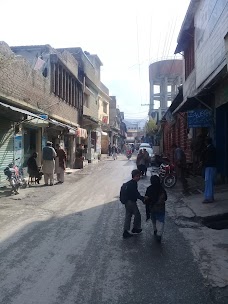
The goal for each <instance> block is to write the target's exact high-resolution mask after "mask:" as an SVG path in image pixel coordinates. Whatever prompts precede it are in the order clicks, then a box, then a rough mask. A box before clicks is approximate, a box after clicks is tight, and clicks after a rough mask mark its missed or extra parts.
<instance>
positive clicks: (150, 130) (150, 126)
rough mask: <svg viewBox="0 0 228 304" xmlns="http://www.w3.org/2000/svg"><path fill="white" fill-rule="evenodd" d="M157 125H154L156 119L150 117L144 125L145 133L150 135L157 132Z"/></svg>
mask: <svg viewBox="0 0 228 304" xmlns="http://www.w3.org/2000/svg"><path fill="white" fill-rule="evenodd" d="M157 130H158V127H157V125H156V121H155V120H154V119H152V118H150V119H149V121H148V122H147V123H146V125H145V131H146V134H148V135H149V136H152V135H154V134H156V133H157Z"/></svg>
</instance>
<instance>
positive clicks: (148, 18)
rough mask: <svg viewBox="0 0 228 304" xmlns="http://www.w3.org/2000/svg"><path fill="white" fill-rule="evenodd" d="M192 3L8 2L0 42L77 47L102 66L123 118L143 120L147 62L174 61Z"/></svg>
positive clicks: (146, 0) (3, 6)
mask: <svg viewBox="0 0 228 304" xmlns="http://www.w3.org/2000/svg"><path fill="white" fill-rule="evenodd" d="M189 2H190V0H172V1H171V0H159V1H155V0H140V1H134V0H115V1H112V0H96V1H94V0H87V1H83V0H81V1H77V0H64V1H54V0H53V1H52V0H49V1H47V0H40V1H37V2H35V1H32V0H11V1H10V0H8V1H2V3H1V19H0V27H1V36H0V40H3V41H5V42H6V43H8V44H9V45H11V46H12V45H32V44H33V45H35V44H50V45H51V46H53V47H71V46H81V47H82V48H83V49H84V50H86V51H88V52H90V53H96V54H97V55H98V56H99V57H100V59H101V61H102V62H103V64H104V66H103V67H102V74H101V78H102V79H101V80H102V81H103V82H104V84H105V85H106V86H108V88H109V89H110V95H116V96H117V103H118V105H119V107H120V109H121V111H124V112H125V115H126V117H129V118H130V117H134V118H144V117H146V116H147V112H148V108H147V107H142V106H141V103H148V102H149V79H148V66H149V63H150V62H152V61H155V60H157V59H161V58H167V57H172V56H173V53H174V49H175V46H176V41H177V36H178V33H179V30H180V27H181V24H182V21H183V19H184V16H185V13H186V10H187V7H188V5H189Z"/></svg>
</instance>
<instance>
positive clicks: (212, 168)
mask: <svg viewBox="0 0 228 304" xmlns="http://www.w3.org/2000/svg"><path fill="white" fill-rule="evenodd" d="M206 144H207V147H206V149H205V150H204V152H203V153H202V160H203V166H204V168H205V190H204V201H203V204H208V203H212V202H213V201H214V179H215V174H216V149H215V147H214V145H213V143H212V139H211V138H210V137H208V138H207V139H206Z"/></svg>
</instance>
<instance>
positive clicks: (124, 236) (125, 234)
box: [123, 230, 133, 239]
mask: <svg viewBox="0 0 228 304" xmlns="http://www.w3.org/2000/svg"><path fill="white" fill-rule="evenodd" d="M132 236H133V235H132V234H131V233H129V232H128V231H127V230H124V233H123V238H124V239H129V238H130V237H132Z"/></svg>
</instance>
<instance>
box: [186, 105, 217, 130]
mask: <svg viewBox="0 0 228 304" xmlns="http://www.w3.org/2000/svg"><path fill="white" fill-rule="evenodd" d="M212 126H213V114H212V111H211V110H208V109H196V110H192V111H188V128H209V127H212Z"/></svg>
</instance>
